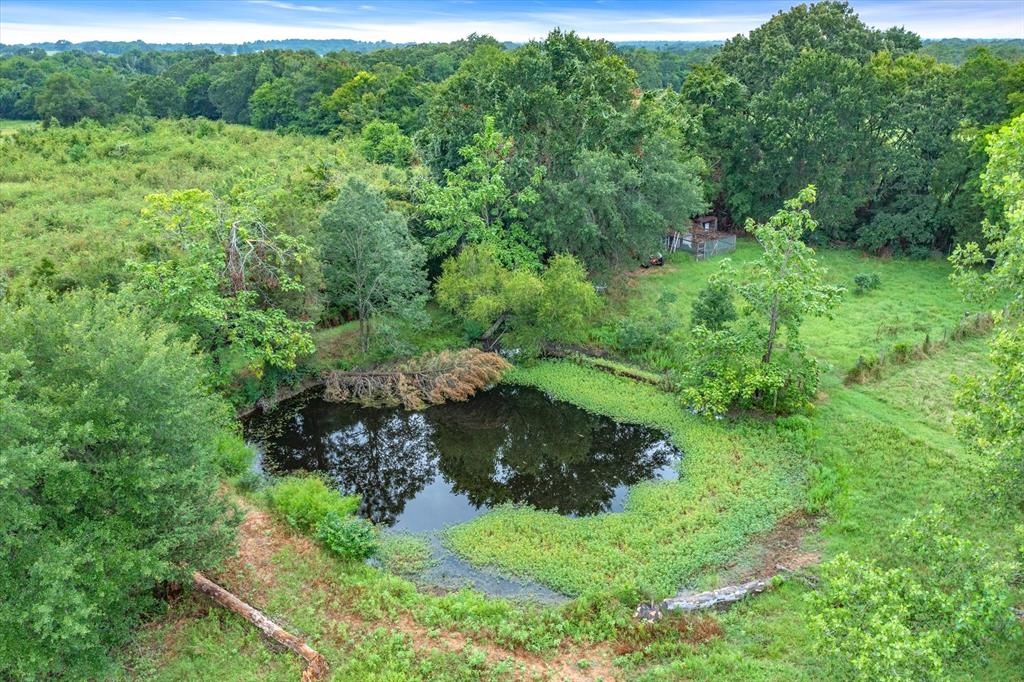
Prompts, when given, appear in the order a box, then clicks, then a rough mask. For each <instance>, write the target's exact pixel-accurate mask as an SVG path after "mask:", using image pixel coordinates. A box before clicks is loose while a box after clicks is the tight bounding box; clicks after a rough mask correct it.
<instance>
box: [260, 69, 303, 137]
mask: <svg viewBox="0 0 1024 682" xmlns="http://www.w3.org/2000/svg"><path fill="white" fill-rule="evenodd" d="M298 116H299V107H298V105H297V104H296V102H295V86H294V84H293V82H292V80H291V79H290V78H288V77H281V78H275V79H274V80H272V81H267V82H266V83H264V84H263V85H261V86H259V87H258V88H256V89H255V90H254V91H253V93H252V96H251V97H249V118H250V120H251V121H252V124H253V125H254V126H256V127H257V128H264V129H268V130H273V129H275V128H281V127H283V126H286V125H288V124H289V123H291V122H292V121H294V120H295V119H296V118H298Z"/></svg>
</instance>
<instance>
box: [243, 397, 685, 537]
mask: <svg viewBox="0 0 1024 682" xmlns="http://www.w3.org/2000/svg"><path fill="white" fill-rule="evenodd" d="M246 432H247V434H246V435H247V438H248V439H249V440H250V441H251V442H254V443H255V444H256V445H257V449H258V450H259V451H260V452H261V453H262V454H261V466H262V467H263V468H264V469H266V470H269V471H274V472H277V473H286V472H291V471H297V470H306V471H316V472H322V473H324V474H326V475H327V476H328V477H329V478H330V479H331V480H333V481H334V482H335V483H336V485H337V486H338V488H339V489H341V490H342V491H344V492H346V493H359V494H360V495H361V496H362V499H363V508H362V514H363V515H364V516H366V517H367V518H369V519H371V520H372V521H374V522H376V523H380V524H383V525H385V526H390V527H393V528H395V529H398V530H407V531H412V532H419V531H428V530H435V529H438V528H441V527H444V526H447V525H451V524H455V523H461V522H463V521H468V520H469V519H471V518H473V517H475V516H478V515H479V514H481V513H483V512H484V511H486V510H488V509H490V508H491V507H494V506H496V505H499V504H502V503H505V502H513V503H520V504H529V505H532V506H534V507H536V508H538V509H548V510H552V511H557V512H559V513H561V514H567V515H588V514H596V513H598V512H604V511H620V510H621V509H622V506H623V504H624V503H625V499H626V493H627V489H628V486H630V485H633V484H635V483H638V482H640V481H643V480H647V479H670V478H675V477H676V469H675V466H674V465H675V463H676V462H677V460H678V458H679V456H680V453H679V451H678V450H676V448H675V447H673V446H672V445H671V444H670V443H669V442H667V441H666V439H665V436H664V435H663V434H660V433H657V432H655V431H652V430H650V429H647V428H644V427H641V426H635V425H631V424H619V423H617V422H614V421H612V420H611V419H607V418H605V417H600V416H596V415H593V414H590V413H588V412H585V411H583V410H581V409H579V408H577V407H574V406H573V405H570V404H568V403H563V402H558V401H554V400H551V399H549V398H548V397H547V396H545V395H544V394H543V393H541V392H539V391H535V390H533V389H527V388H520V387H514V386H499V387H497V388H494V389H491V390H489V391H486V392H484V393H481V394H479V395H477V396H476V397H474V398H472V399H471V400H469V401H468V402H464V403H448V404H445V405H438V406H434V407H429V408H427V409H425V410H423V411H420V412H406V411H404V410H400V409H391V408H366V407H360V406H357V405H350V404H345V403H330V402H326V401H324V400H323V399H321V398H320V397H319V393H318V392H312V393H309V394H306V395H303V396H300V397H298V398H296V399H293V400H291V401H288V402H286V403H284V404H282V405H281V406H279V407H278V408H277V409H275V410H274V411H272V412H270V413H268V414H264V415H258V416H256V417H253V418H252V419H250V420H249V421H248V423H247V424H246Z"/></svg>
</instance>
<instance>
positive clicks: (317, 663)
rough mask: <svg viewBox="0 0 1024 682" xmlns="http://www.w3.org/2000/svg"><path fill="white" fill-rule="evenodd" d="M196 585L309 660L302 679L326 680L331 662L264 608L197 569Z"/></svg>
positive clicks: (194, 577)
mask: <svg viewBox="0 0 1024 682" xmlns="http://www.w3.org/2000/svg"><path fill="white" fill-rule="evenodd" d="M192 584H193V585H195V588H196V589H197V590H199V591H200V592H202V593H203V594H206V595H209V596H210V598H212V599H213V600H214V601H215V602H217V603H218V604H220V605H221V606H223V607H225V608H226V609H228V610H229V611H231V612H233V613H237V614H238V615H239V616H241V617H242V618H245V619H246V620H247V621H249V622H250V623H252V624H253V625H255V626H256V627H258V628H259V629H260V630H261V631H262V632H263V634H265V635H266V636H267V637H270V638H271V639H272V640H274V641H275V642H277V643H279V644H283V645H284V646H286V647H288V648H289V649H291V650H292V651H294V652H295V653H297V654H298V655H299V656H302V658H304V659H305V660H306V668H305V670H303V671H302V682H312V681H313V680H322V679H324V678H325V677H327V672H328V667H327V661H326V660H324V657H323V656H321V655H320V654H319V653H317V652H316V651H314V650H313V649H311V648H310V647H309V646H308V645H307V644H306V643H305V642H304V641H302V639H301V638H300V637H296V636H295V635H293V634H291V633H290V632H288V631H287V630H285V629H284V628H282V627H281V626H280V625H278V624H277V623H275V622H274V621H272V620H270V619H269V618H267V617H266V616H265V615H264V614H263V613H262V612H261V611H258V610H257V609H254V608H253V607H251V606H249V605H248V604H246V603H245V602H244V601H242V600H241V599H239V598H238V597H236V596H235V595H233V594H231V593H230V592H228V591H227V590H225V589H224V588H223V587H221V586H220V585H218V584H217V583H215V582H213V581H212V580H210V579H209V578H207V577H206V576H205V575H203V574H202V573H200V572H199V571H196V572H194V573H193V574H192Z"/></svg>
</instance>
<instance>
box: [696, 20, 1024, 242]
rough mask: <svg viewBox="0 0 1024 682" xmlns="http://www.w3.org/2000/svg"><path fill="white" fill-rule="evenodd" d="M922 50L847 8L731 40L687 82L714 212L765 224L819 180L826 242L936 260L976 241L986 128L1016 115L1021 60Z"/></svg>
mask: <svg viewBox="0 0 1024 682" xmlns="http://www.w3.org/2000/svg"><path fill="white" fill-rule="evenodd" d="M919 47H920V41H919V39H918V38H917V36H915V35H914V34H912V33H908V32H906V31H904V30H902V29H890V30H888V31H879V30H875V29H871V28H869V27H867V26H866V25H865V24H864V23H863V22H862V21H861V20H860V19H859V18H858V17H857V16H856V15H855V14H854V13H853V10H852V9H851V8H850V6H849V5H847V4H845V3H838V2H819V3H815V4H810V5H799V6H797V7H794V8H792V9H791V10H789V11H788V12H782V13H780V14H778V15H776V16H775V17H773V18H772V19H771V20H770V21H769V22H767V23H766V24H764V25H762V26H761V27H759V28H757V29H755V30H753V31H751V32H750V34H749V36H743V35H741V36H737V37H736V38H734V39H732V40H730V41H727V42H726V44H725V45H724V46H723V47H722V49H721V51H720V52H719V53H717V54H716V55H715V56H714V57H713V58H712V60H711V64H710V65H706V66H700V67H697V68H695V69H694V70H693V71H692V72H691V73H690V75H689V76H688V77H687V80H686V82H685V83H684V85H683V99H684V101H686V102H687V103H688V105H689V106H690V108H691V109H692V110H693V111H695V112H696V113H697V114H698V116H699V117H700V119H701V120H702V122H703V135H704V137H703V138H702V144H701V145H700V146H699V150H700V152H701V154H702V155H704V156H705V158H706V159H707V160H708V162H709V163H710V165H711V168H712V170H713V173H712V175H711V178H710V179H711V183H710V189H711V196H710V198H711V199H712V201H713V202H714V203H715V205H716V206H720V207H722V208H723V209H724V210H726V211H728V212H729V213H730V214H731V216H732V218H733V219H734V220H735V221H737V222H739V221H742V220H745V219H746V218H748V217H752V218H754V219H755V220H764V219H766V218H767V217H768V216H769V215H771V214H772V213H773V212H774V211H775V210H777V209H778V208H779V206H780V205H781V197H786V196H791V195H792V194H794V193H795V192H796V191H797V190H799V188H801V187H803V186H804V185H806V184H808V183H812V182H813V183H814V184H815V185H816V186H817V187H818V201H817V204H816V206H815V217H816V218H817V219H818V220H819V221H820V222H821V224H822V228H823V229H822V235H821V237H822V238H824V239H829V240H833V241H843V242H847V243H856V244H857V245H858V246H861V247H864V248H867V249H870V250H873V251H880V250H893V251H897V252H902V253H907V254H911V255H924V254H927V253H928V252H929V251H930V250H932V249H934V248H939V249H945V248H947V247H948V246H949V245H950V243H951V242H952V241H953V240H954V239H956V238H959V237H961V236H962V235H965V234H966V235H968V236H971V234H972V233H971V230H972V227H971V225H977V224H978V222H979V221H980V218H981V215H982V208H981V203H982V199H981V196H980V194H979V191H978V187H977V184H976V182H975V181H974V178H976V176H977V174H978V172H979V171H980V169H981V166H982V165H983V164H984V153H983V147H981V148H979V146H978V144H977V142H976V141H977V139H978V132H977V131H978V130H984V129H985V128H986V127H987V126H991V125H993V124H998V123H999V122H1000V121H1003V120H1005V119H1006V118H1007V117H1008V116H1009V115H1010V114H1011V113H1012V109H1013V106H1014V105H1013V102H1015V101H1016V100H1017V98H1019V94H1017V93H1019V92H1020V91H1021V83H1020V75H1019V74H1020V73H1021V66H1020V65H1019V64H1018V65H1016V66H1014V65H1011V64H1010V63H1009V62H1006V61H1002V60H999V59H996V58H994V57H992V55H990V54H989V53H987V52H985V51H984V50H980V51H977V52H975V53H973V54H972V55H971V57H970V58H969V59H968V60H967V62H966V63H965V64H964V65H963V66H962V67H960V68H959V69H956V68H954V67H950V66H945V65H940V64H937V63H936V62H935V61H934V60H933V59H932V58H931V57H928V56H922V55H921V54H919V53H918V49H919Z"/></svg>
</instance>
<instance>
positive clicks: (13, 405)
mask: <svg viewBox="0 0 1024 682" xmlns="http://www.w3.org/2000/svg"><path fill="white" fill-rule="evenodd" d="M173 335H174V334H173V331H172V329H171V328H170V327H168V326H167V325H165V324H154V323H153V322H152V321H150V320H148V319H146V318H145V317H144V316H142V315H140V314H138V313H133V312H125V311H124V310H123V309H122V308H121V307H119V306H118V305H116V304H115V303H114V301H113V300H112V299H111V298H109V297H104V296H99V297H94V296H92V295H89V294H85V293H76V294H72V295H68V296H66V297H60V298H55V299H53V300H47V299H45V298H43V297H41V296H39V297H31V298H29V299H28V300H27V301H26V302H25V305H24V306H23V307H21V308H19V309H14V308H13V307H12V306H11V305H10V304H8V303H0V468H2V470H3V472H4V474H3V476H2V477H0V552H2V553H3V557H4V560H3V561H2V562H0V594H2V595H3V598H2V599H0V677H3V678H5V679H44V678H46V679H49V678H66V679H109V678H110V677H113V676H114V675H113V673H114V670H113V663H112V661H111V659H110V657H109V656H108V651H109V650H110V649H112V648H114V647H118V646H120V645H123V643H124V642H125V641H126V639H127V638H128V636H129V635H130V634H131V631H132V628H133V627H134V626H135V625H136V623H137V622H138V619H139V616H140V615H142V614H143V613H146V612H150V611H151V610H153V609H155V608H157V607H158V606H159V603H158V601H157V599H156V598H155V597H154V590H155V589H156V588H157V587H158V586H159V585H160V584H161V583H165V582H167V581H177V582H188V581H189V580H190V574H191V572H192V571H193V570H205V569H207V568H210V567H213V566H214V565H216V564H217V563H218V562H219V561H220V560H221V559H222V558H224V557H225V556H226V555H227V554H228V552H229V550H230V545H231V542H232V539H233V533H234V530H233V529H234V521H233V520H232V518H231V517H230V516H229V515H228V506H227V504H226V502H225V499H224V498H223V496H222V495H221V493H220V492H219V485H220V483H219V477H218V472H217V470H216V467H215V464H214V462H215V461H216V460H217V459H218V451H217V448H218V446H217V444H218V443H223V442H226V441H225V433H226V432H225V430H226V429H228V427H229V425H230V423H231V411H230V410H229V408H228V407H227V406H226V405H225V403H224V402H223V401H222V400H221V399H219V398H216V397H214V396H213V395H211V393H210V392H209V389H208V387H207V386H208V381H207V378H206V376H205V373H204V371H203V369H202V367H201V366H200V363H199V362H198V360H197V358H196V357H195V356H194V355H193V353H192V348H191V347H190V346H189V345H187V344H184V343H182V342H180V341H176V340H174V339H173ZM236 440H237V439H236V438H235V437H234V436H230V435H229V436H228V438H227V441H236Z"/></svg>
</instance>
